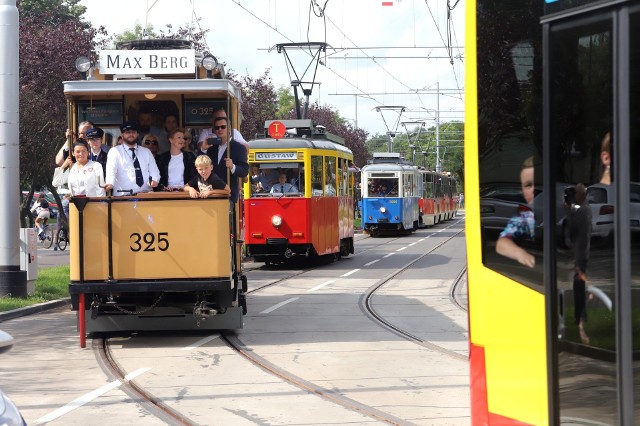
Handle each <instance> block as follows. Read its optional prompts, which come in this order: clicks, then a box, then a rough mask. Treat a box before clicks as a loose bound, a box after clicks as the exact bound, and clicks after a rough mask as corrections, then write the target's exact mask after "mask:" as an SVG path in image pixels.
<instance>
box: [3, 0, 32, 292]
mask: <svg viewBox="0 0 640 426" xmlns="http://www.w3.org/2000/svg"><path fill="white" fill-rule="evenodd" d="M18 28H19V27H18V8H17V7H16V0H0V46H1V48H0V52H2V53H0V55H1V56H0V96H1V97H2V99H1V100H0V182H2V191H0V205H2V206H3V207H4V208H3V213H2V216H1V218H0V297H2V296H6V295H8V294H11V295H12V296H20V297H24V296H26V295H27V272H26V271H21V270H20V246H19V226H20V225H19V223H20V214H19V201H20V183H19V182H20V168H19V167H20V166H19V164H20V151H19V145H18V136H19V119H20V116H19V110H18V108H19V103H18V88H19V82H20V81H19V74H18V72H19V67H18V51H19V50H18V37H19V30H18Z"/></svg>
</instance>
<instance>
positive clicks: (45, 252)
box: [38, 247, 69, 270]
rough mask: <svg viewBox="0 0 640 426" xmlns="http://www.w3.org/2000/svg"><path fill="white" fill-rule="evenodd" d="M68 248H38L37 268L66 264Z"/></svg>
mask: <svg viewBox="0 0 640 426" xmlns="http://www.w3.org/2000/svg"><path fill="white" fill-rule="evenodd" d="M68 264H69V249H67V250H65V251H60V250H58V251H53V249H52V248H50V249H44V248H42V247H39V248H38V270H41V269H44V268H51V267H52V266H60V265H68Z"/></svg>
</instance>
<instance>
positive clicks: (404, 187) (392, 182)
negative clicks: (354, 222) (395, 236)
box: [361, 152, 423, 237]
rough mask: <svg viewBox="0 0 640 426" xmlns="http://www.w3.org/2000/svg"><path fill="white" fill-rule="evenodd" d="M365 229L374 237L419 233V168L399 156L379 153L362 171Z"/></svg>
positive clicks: (420, 184)
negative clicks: (386, 234) (393, 233)
mask: <svg viewBox="0 0 640 426" xmlns="http://www.w3.org/2000/svg"><path fill="white" fill-rule="evenodd" d="M361 179H362V183H361V188H362V229H363V230H364V231H365V232H367V233H369V235H371V236H372V237H375V236H377V235H380V234H381V233H390V232H396V233H397V232H406V233H411V232H413V231H415V230H416V229H418V224H419V222H420V216H419V205H418V200H419V199H420V195H421V194H422V183H423V182H422V180H421V174H420V172H419V169H418V167H416V166H415V165H413V164H412V163H409V162H408V161H406V160H404V159H403V158H401V157H400V154H399V153H395V152H389V153H383V152H376V153H374V154H373V159H372V160H371V162H370V163H369V164H367V165H366V166H364V167H363V168H362V170H361Z"/></svg>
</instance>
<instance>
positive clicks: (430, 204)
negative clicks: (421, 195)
mask: <svg viewBox="0 0 640 426" xmlns="http://www.w3.org/2000/svg"><path fill="white" fill-rule="evenodd" d="M422 213H424V214H434V213H435V200H434V199H433V198H425V199H424V201H423V205H422Z"/></svg>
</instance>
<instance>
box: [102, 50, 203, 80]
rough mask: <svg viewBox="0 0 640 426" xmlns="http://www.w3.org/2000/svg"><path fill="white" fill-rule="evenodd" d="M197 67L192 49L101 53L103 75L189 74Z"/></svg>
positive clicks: (109, 51) (107, 51)
mask: <svg viewBox="0 0 640 426" xmlns="http://www.w3.org/2000/svg"><path fill="white" fill-rule="evenodd" d="M195 67H196V52H195V50H192V49H184V50H101V51H100V73H101V74H187V73H193V72H195Z"/></svg>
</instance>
